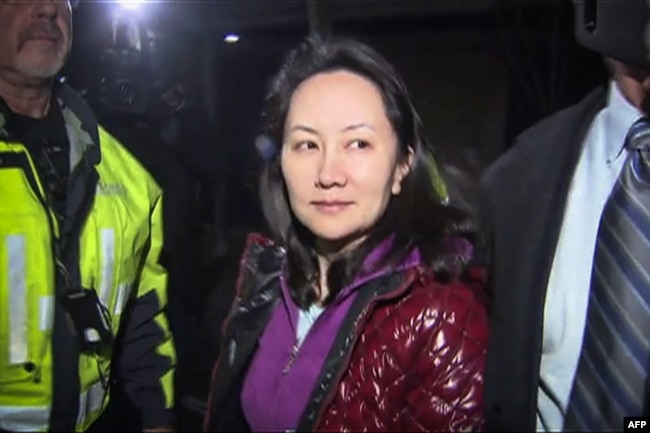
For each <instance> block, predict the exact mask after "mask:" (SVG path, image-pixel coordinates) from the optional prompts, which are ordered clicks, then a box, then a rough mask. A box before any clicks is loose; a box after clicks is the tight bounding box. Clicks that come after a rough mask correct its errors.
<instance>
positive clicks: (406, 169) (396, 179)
mask: <svg viewBox="0 0 650 433" xmlns="http://www.w3.org/2000/svg"><path fill="white" fill-rule="evenodd" d="M414 160H415V151H414V150H413V147H411V146H409V147H408V150H407V155H406V158H404V159H403V160H402V161H399V162H398V163H397V166H396V167H395V173H394V175H393V187H392V188H391V192H392V193H393V195H398V194H399V193H400V192H401V191H402V181H403V180H404V178H405V177H406V176H407V175H408V174H409V173H410V171H411V167H412V166H413V161H414Z"/></svg>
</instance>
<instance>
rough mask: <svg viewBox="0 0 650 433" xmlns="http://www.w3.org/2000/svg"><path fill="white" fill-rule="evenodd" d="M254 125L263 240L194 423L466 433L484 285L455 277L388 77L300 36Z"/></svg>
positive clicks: (250, 260) (330, 43) (339, 42)
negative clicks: (261, 157)
mask: <svg viewBox="0 0 650 433" xmlns="http://www.w3.org/2000/svg"><path fill="white" fill-rule="evenodd" d="M263 129H264V136H265V137H266V139H265V140H262V141H260V142H258V143H257V144H258V146H259V148H260V149H265V151H264V152H263V153H264V154H265V155H266V156H267V162H266V165H265V167H264V169H263V173H262V176H261V184H260V196H261V201H262V207H263V210H264V214H265V217H266V219H267V222H268V224H269V227H270V229H271V231H272V239H267V238H264V237H262V236H261V235H252V236H251V237H250V238H249V240H248V244H247V248H246V251H245V253H244V256H243V258H242V261H241V269H240V274H239V279H238V284H237V297H236V300H235V305H234V306H233V309H232V312H231V315H230V317H229V319H228V320H227V322H226V325H225V327H224V340H223V341H224V344H223V347H222V352H221V355H220V359H219V360H218V362H217V365H216V367H215V370H214V373H213V382H212V390H211V396H210V402H209V407H208V413H207V416H206V423H205V427H206V430H209V431H229V430H231V431H292V430H301V431H302V430H330V431H332V430H336V431H361V430H384V431H406V430H428V431H435V430H438V431H452V430H465V431H468V430H479V429H480V428H481V426H482V415H481V410H482V382H483V379H482V372H483V364H484V356H485V343H486V338H487V318H486V312H485V308H484V305H483V302H482V300H481V299H482V294H481V292H482V290H483V282H482V280H481V279H480V278H479V279H471V278H467V279H462V278H461V273H463V274H466V272H462V271H463V268H462V267H463V264H464V263H465V262H466V261H467V260H468V259H469V255H468V251H467V250H468V248H467V246H468V243H469V242H468V241H467V240H465V239H464V238H462V237H459V236H456V235H454V232H455V231H459V230H460V225H461V219H460V218H461V216H462V215H461V214H460V212H456V211H454V210H453V209H451V208H450V207H447V206H444V205H443V204H442V203H444V201H445V200H444V198H443V197H440V196H439V195H438V193H437V192H436V190H435V188H434V184H433V183H432V182H431V178H430V177H429V173H428V172H427V165H426V164H425V162H424V158H425V155H426V154H428V153H427V152H428V149H427V144H426V142H425V139H424V137H423V135H422V127H421V124H420V121H419V118H418V116H417V113H416V112H415V110H414V108H413V106H412V105H411V102H410V99H409V97H408V94H407V91H406V88H405V86H404V84H403V83H402V81H401V79H400V78H399V77H398V76H397V74H396V73H395V72H394V71H393V69H392V67H391V66H390V65H389V64H388V63H387V62H386V61H385V60H384V59H383V58H382V57H381V56H379V54H377V53H376V52H375V51H373V50H372V49H370V48H369V47H367V46H365V45H362V44H360V43H358V42H355V41H352V40H347V39H326V40H324V39H321V38H318V37H313V38H310V39H307V40H306V41H305V42H304V43H302V44H301V45H300V46H299V47H297V48H296V49H295V50H293V51H292V52H291V53H289V55H288V56H287V58H286V60H285V62H284V64H283V66H282V68H281V69H280V71H279V73H278V74H277V76H276V77H275V79H274V80H273V81H272V85H271V87H270V92H269V94H268V96H267V100H266V108H265V111H264V115H263ZM275 143H277V145H276V144H275ZM469 249H471V245H470V248H469Z"/></svg>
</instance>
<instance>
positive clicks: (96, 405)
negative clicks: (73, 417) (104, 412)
mask: <svg viewBox="0 0 650 433" xmlns="http://www.w3.org/2000/svg"><path fill="white" fill-rule="evenodd" d="M105 396H106V391H105V390H104V387H103V385H102V383H101V382H96V383H93V384H92V385H90V388H88V389H87V390H86V392H84V393H82V394H81V395H80V396H79V413H78V415H77V426H78V427H82V426H83V423H84V422H85V420H86V418H87V417H88V415H90V414H92V413H93V412H96V411H98V410H99V409H101V407H102V403H103V402H104V397H105Z"/></svg>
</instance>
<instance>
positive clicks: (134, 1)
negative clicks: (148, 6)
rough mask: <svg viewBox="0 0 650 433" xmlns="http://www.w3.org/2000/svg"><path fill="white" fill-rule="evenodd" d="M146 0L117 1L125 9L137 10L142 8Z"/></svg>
mask: <svg viewBox="0 0 650 433" xmlns="http://www.w3.org/2000/svg"><path fill="white" fill-rule="evenodd" d="M144 2H145V0H117V3H118V4H119V5H120V6H122V7H123V8H124V9H129V10H135V9H138V8H139V7H140V6H142V3H144Z"/></svg>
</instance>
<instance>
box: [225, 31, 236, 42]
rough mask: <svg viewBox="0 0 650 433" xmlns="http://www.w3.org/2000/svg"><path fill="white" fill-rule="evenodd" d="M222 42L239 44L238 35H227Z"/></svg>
mask: <svg viewBox="0 0 650 433" xmlns="http://www.w3.org/2000/svg"><path fill="white" fill-rule="evenodd" d="M223 40H224V42H226V43H228V44H236V43H237V42H239V35H238V34H236V33H227V34H226V35H225V36H224V37H223Z"/></svg>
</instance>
